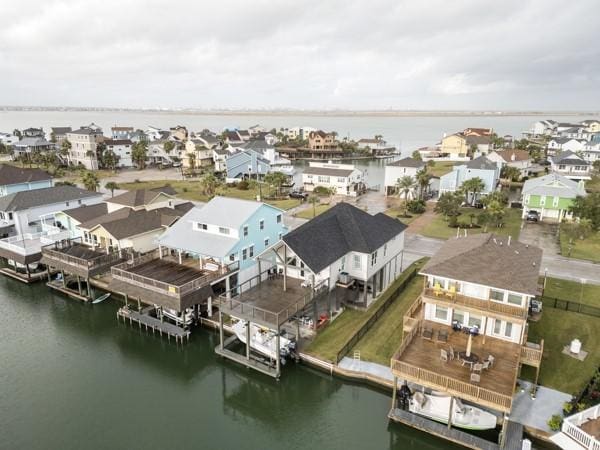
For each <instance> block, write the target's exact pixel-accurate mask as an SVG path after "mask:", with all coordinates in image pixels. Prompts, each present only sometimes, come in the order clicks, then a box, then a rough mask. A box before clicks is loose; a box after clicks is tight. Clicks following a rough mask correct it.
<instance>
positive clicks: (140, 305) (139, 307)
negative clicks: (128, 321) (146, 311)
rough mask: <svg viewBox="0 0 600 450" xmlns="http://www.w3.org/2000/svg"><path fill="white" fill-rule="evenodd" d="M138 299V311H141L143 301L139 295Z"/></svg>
mask: <svg viewBox="0 0 600 450" xmlns="http://www.w3.org/2000/svg"><path fill="white" fill-rule="evenodd" d="M137 301H138V311H141V310H142V302H141V300H140V298H139V297H138V299H137Z"/></svg>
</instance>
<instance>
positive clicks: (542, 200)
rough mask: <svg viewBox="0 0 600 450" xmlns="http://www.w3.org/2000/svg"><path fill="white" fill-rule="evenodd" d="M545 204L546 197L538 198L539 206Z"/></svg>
mask: <svg viewBox="0 0 600 450" xmlns="http://www.w3.org/2000/svg"><path fill="white" fill-rule="evenodd" d="M545 204H546V196H545V195H542V196H541V197H540V205H541V206H544V205H545Z"/></svg>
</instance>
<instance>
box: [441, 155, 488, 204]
mask: <svg viewBox="0 0 600 450" xmlns="http://www.w3.org/2000/svg"><path fill="white" fill-rule="evenodd" d="M471 178H480V179H481V180H483V183H484V189H483V191H481V192H480V193H479V195H487V194H490V193H491V192H493V191H494V190H496V187H497V186H498V180H499V179H500V166H499V165H498V164H496V163H495V162H492V161H491V160H489V159H488V158H487V157H486V156H480V157H479V158H476V159H474V160H472V161H468V162H467V163H465V164H459V165H456V166H454V167H452V171H451V172H449V173H447V174H445V175H442V176H441V177H440V190H439V193H440V195H442V194H443V193H444V192H456V191H458V190H460V188H461V187H462V185H463V183H464V182H465V181H466V180H470V179H471Z"/></svg>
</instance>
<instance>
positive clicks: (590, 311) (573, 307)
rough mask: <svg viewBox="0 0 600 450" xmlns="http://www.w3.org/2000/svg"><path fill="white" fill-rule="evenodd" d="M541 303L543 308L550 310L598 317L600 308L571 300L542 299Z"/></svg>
mask: <svg viewBox="0 0 600 450" xmlns="http://www.w3.org/2000/svg"><path fill="white" fill-rule="evenodd" d="M542 302H543V304H544V306H549V307H550V308H555V309H562V310H564V311H569V312H576V313H580V314H586V315H588V316H594V317H600V308H598V307H597V306H591V305H586V304H584V303H579V302H573V301H571V300H562V299H560V298H554V297H542Z"/></svg>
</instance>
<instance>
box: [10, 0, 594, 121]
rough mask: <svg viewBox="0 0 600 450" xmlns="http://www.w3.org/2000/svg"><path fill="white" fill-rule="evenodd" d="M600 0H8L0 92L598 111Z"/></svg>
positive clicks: (308, 105)
mask: <svg viewBox="0 0 600 450" xmlns="http://www.w3.org/2000/svg"><path fill="white" fill-rule="evenodd" d="M598 6H599V5H598V2H597V0H589V1H587V0H578V1H575V2H565V1H564V0H563V1H555V0H536V1H529V2H528V1H525V0H501V1H497V0H496V1H493V2H492V1H490V2H484V1H477V0H474V1H459V0H451V1H449V0H438V1H427V0H410V1H402V0H363V1H354V0H340V1H337V0H315V1H301V0H300V1H299V0H292V1H283V0H282V1H275V0H271V1H267V0H238V1H232V0H219V1H207V0H202V1H197V0H196V1H175V0H171V1H167V0H103V1H101V2H100V1H94V2H91V1H85V0H76V1H74V0H64V1H55V0H19V1H9V0H6V1H1V2H0V17H2V26H0V104H2V105H23V106H24V105H41V106H106V107H110V106H114V107H131V108H135V107H190V108H279V107H283V108H305V109H331V108H345V109H388V108H394V109H421V110H428V109H485V110H518V109H527V110H541V109H543V110H598V109H600V27H599V26H598Z"/></svg>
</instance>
